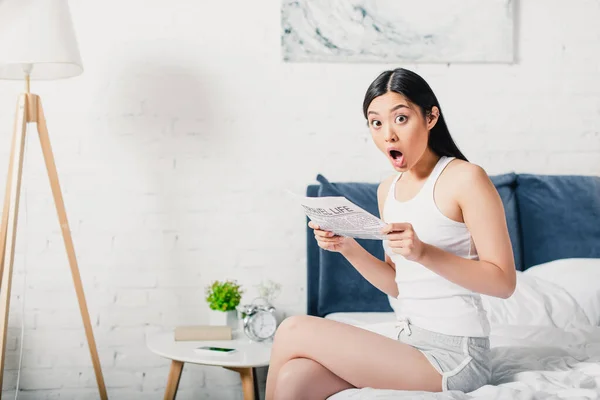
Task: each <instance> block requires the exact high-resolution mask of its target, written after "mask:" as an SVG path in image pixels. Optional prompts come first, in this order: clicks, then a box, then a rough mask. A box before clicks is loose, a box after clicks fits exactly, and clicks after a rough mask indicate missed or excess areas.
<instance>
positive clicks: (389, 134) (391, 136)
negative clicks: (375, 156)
mask: <svg viewBox="0 0 600 400" xmlns="http://www.w3.org/2000/svg"><path fill="white" fill-rule="evenodd" d="M384 139H385V141H386V142H395V141H397V140H398V136H396V133H395V132H394V130H393V129H392V128H391V127H390V126H388V127H387V128H386V130H385V135H384Z"/></svg>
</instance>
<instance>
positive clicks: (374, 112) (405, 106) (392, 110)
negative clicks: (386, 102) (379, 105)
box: [367, 104, 410, 115]
mask: <svg viewBox="0 0 600 400" xmlns="http://www.w3.org/2000/svg"><path fill="white" fill-rule="evenodd" d="M400 108H408V109H409V110H410V107H409V106H407V105H406V104H398V105H397V106H394V107H392V108H391V109H390V112H394V111H396V110H398V109H400ZM371 114H375V115H379V113H377V112H376V111H369V112H368V113H367V115H371Z"/></svg>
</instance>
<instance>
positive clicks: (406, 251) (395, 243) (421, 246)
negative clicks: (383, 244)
mask: <svg viewBox="0 0 600 400" xmlns="http://www.w3.org/2000/svg"><path fill="white" fill-rule="evenodd" d="M381 233H382V234H384V235H386V236H387V240H389V243H388V244H389V246H390V247H391V249H392V251H393V252H394V253H398V254H400V255H401V256H403V257H404V258H406V259H407V260H410V261H416V262H418V261H419V260H420V259H421V258H422V257H423V253H424V252H425V243H423V242H421V240H420V239H419V237H418V236H417V233H416V232H415V230H414V229H413V227H412V225H411V224H409V223H404V222H397V223H392V224H387V226H385V227H383V228H382V230H381Z"/></svg>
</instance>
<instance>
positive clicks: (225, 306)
mask: <svg viewBox="0 0 600 400" xmlns="http://www.w3.org/2000/svg"><path fill="white" fill-rule="evenodd" d="M242 293H244V291H243V290H242V289H241V286H240V285H239V284H238V283H237V282H236V281H235V280H227V281H224V282H220V281H214V282H213V283H212V284H211V285H209V286H207V287H206V301H207V302H208V307H209V308H210V310H209V320H210V324H211V325H229V326H231V328H232V329H235V328H236V327H237V311H236V307H237V306H238V305H239V304H240V300H241V298H242Z"/></svg>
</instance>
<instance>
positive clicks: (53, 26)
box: [0, 0, 83, 79]
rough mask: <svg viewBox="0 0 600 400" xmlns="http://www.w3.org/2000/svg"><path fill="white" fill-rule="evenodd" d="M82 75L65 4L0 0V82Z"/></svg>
mask: <svg viewBox="0 0 600 400" xmlns="http://www.w3.org/2000/svg"><path fill="white" fill-rule="evenodd" d="M28 69H30V74H29V75H30V79H61V78H70V77H72V76H76V75H79V74H81V73H82V72H83V65H82V63H81V56H80V54H79V47H78V45H77V38H76V37H75V31H74V29H73V22H72V20H71V14H70V12H69V6H68V4H67V0H0V79H25V76H26V71H27V70H28Z"/></svg>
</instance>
